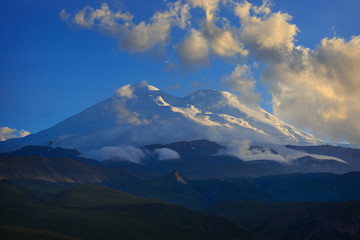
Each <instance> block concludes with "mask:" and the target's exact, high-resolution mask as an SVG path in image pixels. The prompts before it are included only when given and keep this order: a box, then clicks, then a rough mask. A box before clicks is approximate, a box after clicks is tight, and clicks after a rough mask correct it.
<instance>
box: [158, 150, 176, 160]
mask: <svg viewBox="0 0 360 240" xmlns="http://www.w3.org/2000/svg"><path fill="white" fill-rule="evenodd" d="M153 154H155V155H157V157H158V160H170V159H180V155H179V153H177V152H176V151H174V150H172V149H170V148H158V149H155V151H154V153H153Z"/></svg>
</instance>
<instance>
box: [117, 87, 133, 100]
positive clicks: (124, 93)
mask: <svg viewBox="0 0 360 240" xmlns="http://www.w3.org/2000/svg"><path fill="white" fill-rule="evenodd" d="M116 94H117V95H119V96H120V97H124V98H129V99H130V98H134V97H135V95H134V92H133V90H132V89H131V85H130V84H127V85H124V86H122V87H121V88H119V89H118V90H116Z"/></svg>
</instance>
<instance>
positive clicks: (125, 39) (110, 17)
mask: <svg viewBox="0 0 360 240" xmlns="http://www.w3.org/2000/svg"><path fill="white" fill-rule="evenodd" d="M188 11H189V6H188V5H187V4H182V3H181V1H177V2H174V3H170V4H168V10H167V11H163V12H155V14H154V15H153V16H152V17H151V19H150V20H149V21H148V22H145V21H142V22H140V23H138V24H135V23H134V22H133V18H134V16H133V15H131V14H130V13H128V12H121V11H120V10H118V11H112V10H110V9H109V6H108V5H107V4H106V3H103V4H102V6H101V7H100V8H99V9H94V8H92V7H90V6H86V7H84V8H83V9H82V10H80V11H78V12H77V13H75V14H73V15H70V16H69V14H68V13H67V12H66V11H65V10H62V11H61V12H60V16H61V17H62V19H63V20H70V21H71V23H72V24H74V25H76V26H79V27H83V28H87V29H94V30H98V31H101V32H104V33H107V34H109V35H111V36H113V37H114V38H115V39H117V40H118V42H119V48H120V49H121V50H124V51H130V52H145V51H148V50H150V49H152V48H155V47H158V48H164V47H165V46H166V44H167V41H168V40H169V38H170V33H171V28H172V27H174V26H177V27H179V28H182V29H184V28H185V27H186V25H187V21H188V18H189V13H188Z"/></svg>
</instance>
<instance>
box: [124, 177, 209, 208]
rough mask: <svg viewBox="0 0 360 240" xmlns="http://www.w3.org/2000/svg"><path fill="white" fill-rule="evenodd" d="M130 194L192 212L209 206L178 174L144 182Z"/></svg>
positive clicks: (207, 200) (207, 201)
mask: <svg viewBox="0 0 360 240" xmlns="http://www.w3.org/2000/svg"><path fill="white" fill-rule="evenodd" d="M130 192H131V193H133V194H136V195H140V196H144V197H151V198H155V199H160V200H162V201H165V202H169V203H173V204H177V205H180V206H184V207H187V208H189V209H194V210H202V209H205V208H207V207H208V206H210V204H211V201H209V199H208V198H206V197H205V196H203V195H202V194H201V193H200V192H199V191H197V190H196V189H195V188H193V186H192V185H191V184H189V183H188V182H186V180H184V179H183V178H182V177H181V176H180V174H179V173H178V172H176V171H175V172H172V173H170V174H167V175H165V176H162V177H159V178H155V179H152V180H149V181H147V182H144V183H143V184H141V185H139V186H137V187H134V188H133V189H131V190H130Z"/></svg>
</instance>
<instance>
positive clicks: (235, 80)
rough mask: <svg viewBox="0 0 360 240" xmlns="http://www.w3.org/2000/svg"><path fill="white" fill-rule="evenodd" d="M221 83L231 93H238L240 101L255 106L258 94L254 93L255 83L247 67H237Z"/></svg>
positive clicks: (258, 98)
mask: <svg viewBox="0 0 360 240" xmlns="http://www.w3.org/2000/svg"><path fill="white" fill-rule="evenodd" d="M223 83H224V84H225V85H226V86H227V87H228V88H229V89H231V90H232V91H233V92H236V93H238V98H239V99H240V101H242V102H244V103H247V104H252V105H257V104H258V103H259V101H260V94H259V93H256V92H255V83H256V81H255V80H253V78H252V72H251V69H250V67H249V66H247V65H237V66H236V67H235V69H234V70H233V72H232V73H231V74H230V75H227V76H226V77H225V78H224V79H223Z"/></svg>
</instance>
